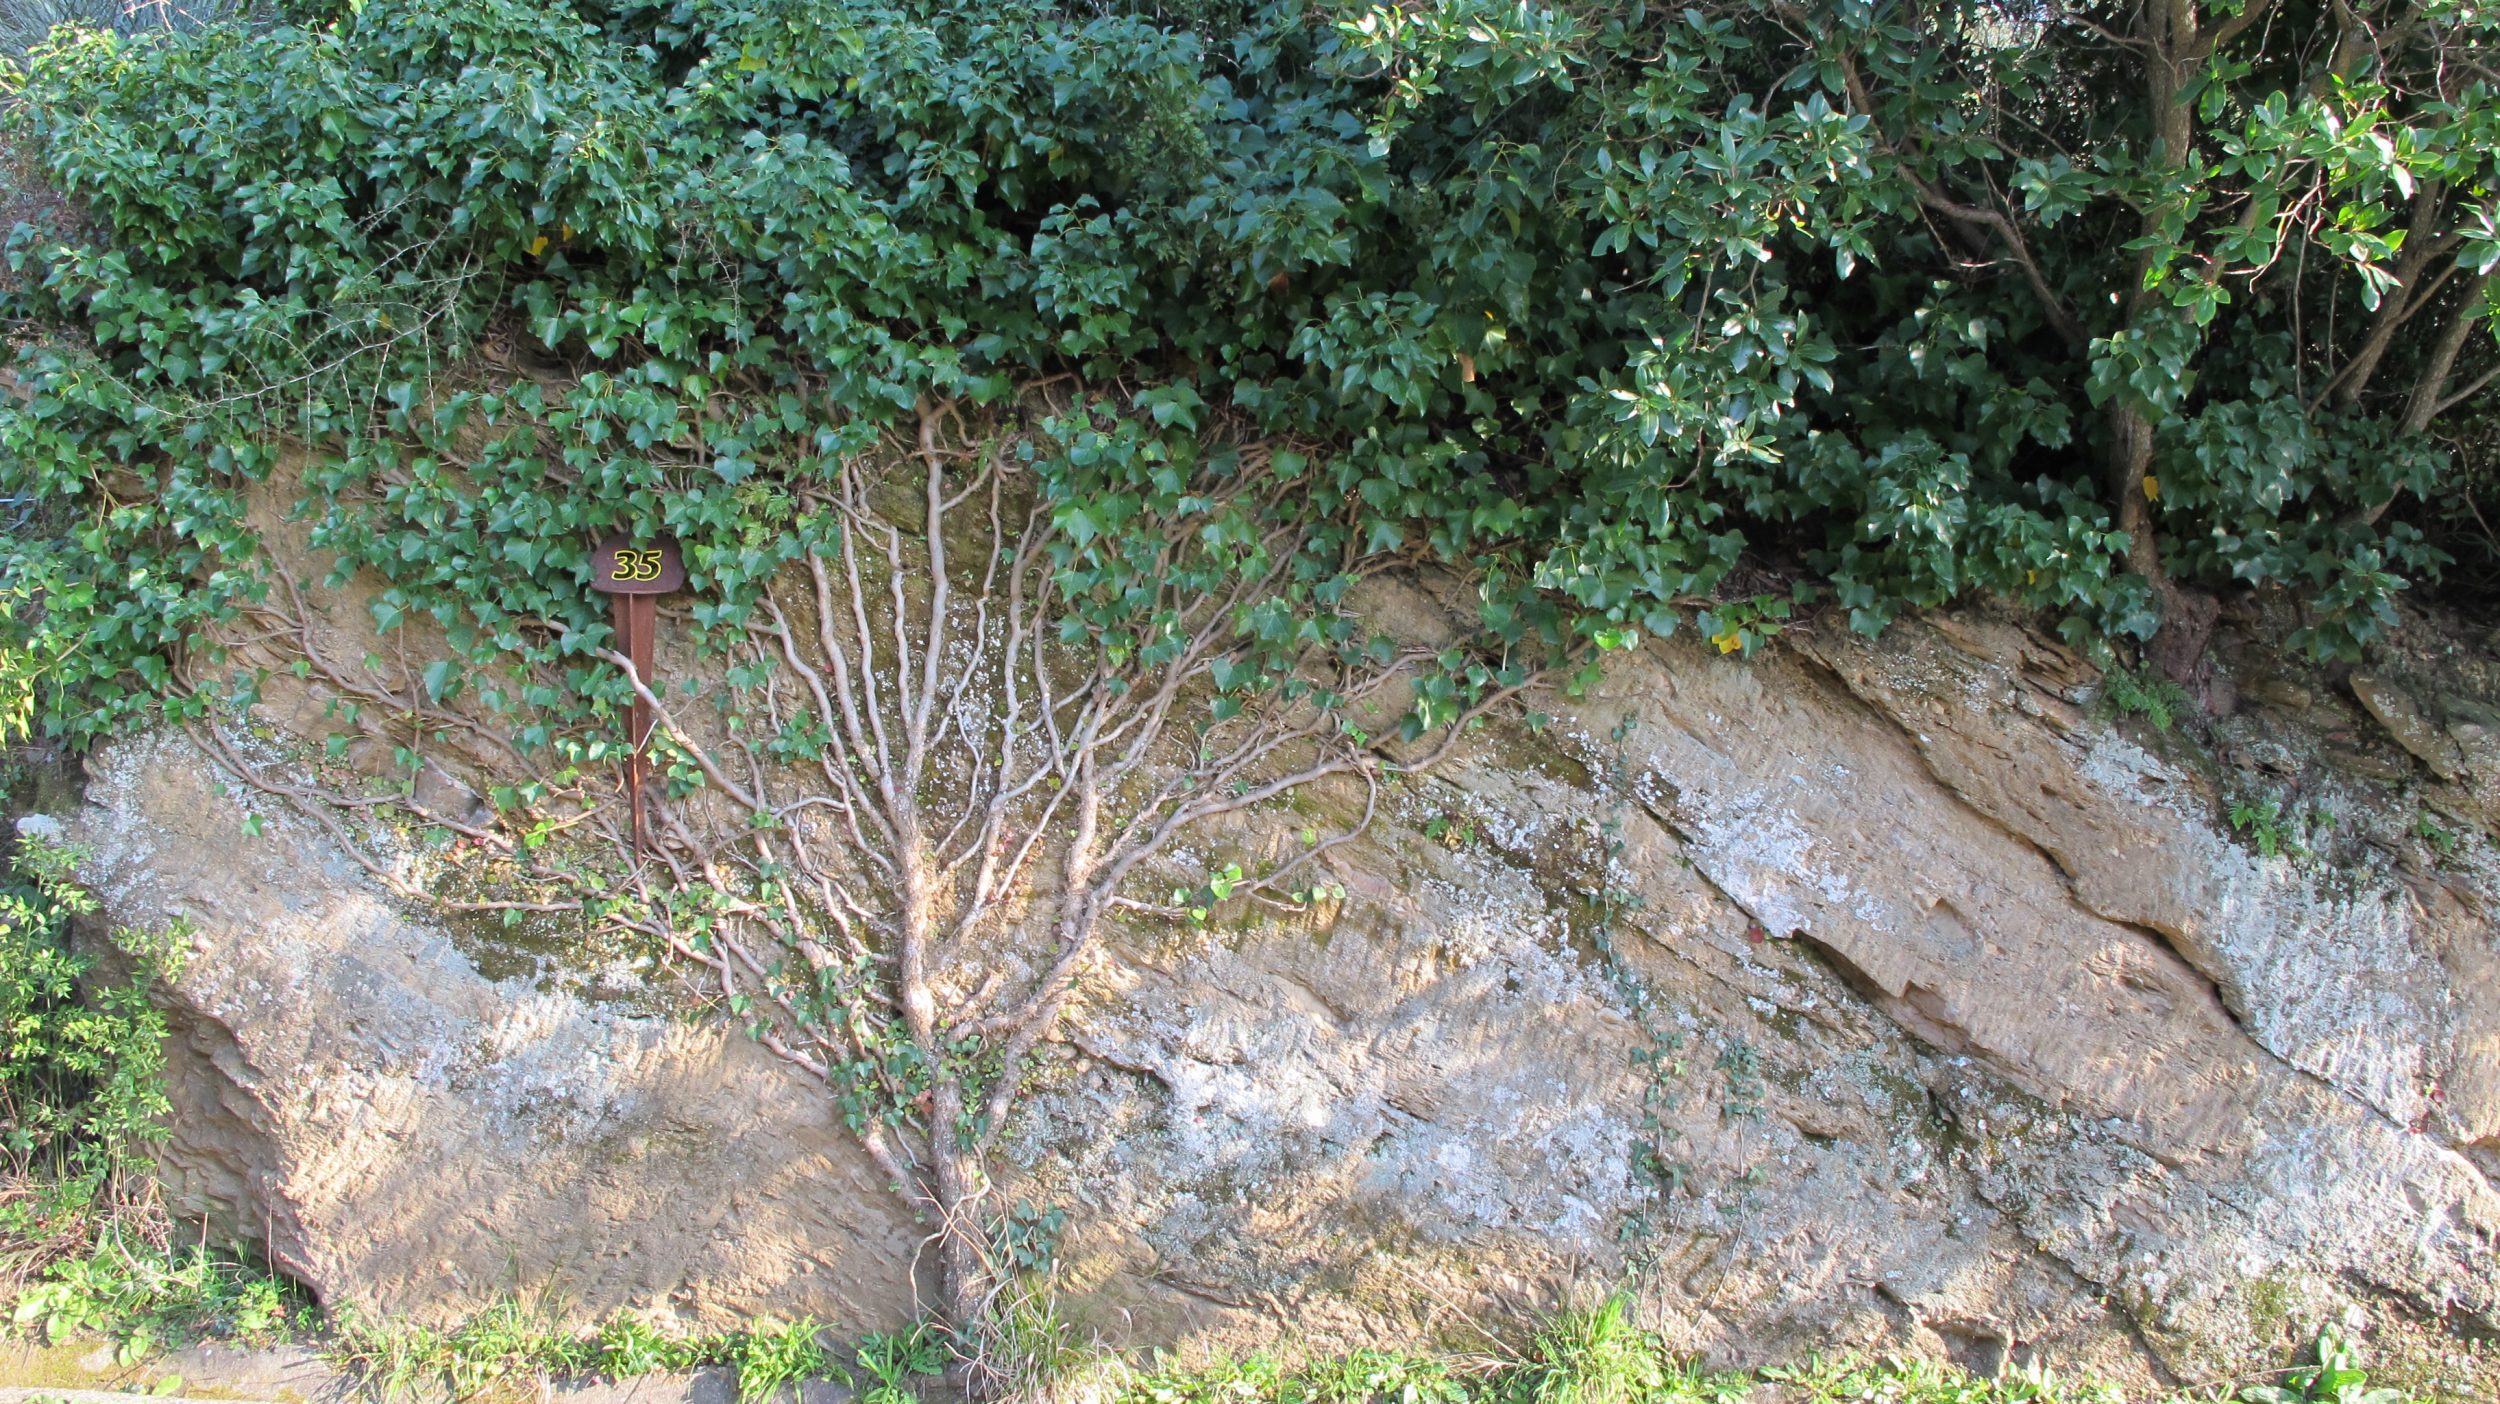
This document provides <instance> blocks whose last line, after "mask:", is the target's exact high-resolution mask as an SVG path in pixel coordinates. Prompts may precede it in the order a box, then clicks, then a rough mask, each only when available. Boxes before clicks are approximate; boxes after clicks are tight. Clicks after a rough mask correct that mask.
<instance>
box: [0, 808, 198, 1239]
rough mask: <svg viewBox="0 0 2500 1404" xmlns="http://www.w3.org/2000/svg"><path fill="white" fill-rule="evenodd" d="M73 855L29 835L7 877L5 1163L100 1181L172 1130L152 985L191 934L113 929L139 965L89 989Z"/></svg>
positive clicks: (174, 964)
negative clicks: (72, 938)
mask: <svg viewBox="0 0 2500 1404" xmlns="http://www.w3.org/2000/svg"><path fill="white" fill-rule="evenodd" d="M75 861H76V854H75V853H74V852H73V851H72V850H70V849H66V848H61V847H57V846H54V845H51V844H48V843H44V842H41V841H38V840H32V839H27V840H21V841H20V842H19V844H18V847H17V852H16V854H15V857H14V861H13V862H12V863H11V864H10V865H9V869H8V872H7V875H6V878H5V880H0V1157H5V1160H0V1165H5V1166H7V1167H8V1168H9V1169H10V1170H11V1171H13V1172H15V1173H17V1174H25V1173H29V1172H31V1171H33V1170H36V1169H43V1170H48V1171H50V1172H51V1173H52V1174H54V1175H55V1176H58V1177H61V1178H66V1179H69V1180H72V1181H78V1182H93V1181H95V1180H98V1179H100V1178H101V1177H103V1176H106V1175H108V1174H110V1173H111V1172H112V1171H113V1170H115V1169H116V1168H117V1167H118V1166H119V1165H120V1163H121V1160H122V1157H123V1156H124V1155H125V1153H127V1152H128V1151H129V1150H130V1149H131V1148H132V1147H133V1146H134V1145H136V1144H138V1143H141V1142H145V1141H148V1140H153V1139H156V1138H159V1137H161V1136H162V1135H163V1134H164V1133H163V1128H162V1126H161V1125H160V1124H159V1122H158V1117H159V1116H160V1115H162V1114H163V1112H164V1111H165V1109H166V1103H165V1092H164V1086H163V1083H162V1081H161V1079H160V1076H159V1074H160V1073H161V1071H162V1069H163V1067H164V1040H165V1019H164V1016H163V1015H162V1014H160V1013H158V1012H157V1010H156V1008H155V1007H154V1006H153V1005H151V1004H150V1003H149V1002H148V989H149V987H150V986H151V985H152V984H154V983H155V982H157V981H160V980H164V979H169V978H171V977H172V976H173V974H174V973H175V972H177V971H178V970H179V969H180V964H181V959H182V954H183V949H184V947H183V937H184V933H183V932H182V931H181V930H180V929H179V928H176V929H173V930H169V931H167V932H164V933H156V934H148V933H139V932H131V931H121V932H117V933H115V937H114V939H115V943H116V944H117V945H118V946H120V947H121V948H122V950H123V951H124V953H125V954H127V955H129V956H130V957H132V958H133V964H134V966H135V969H134V972H133V973H132V975H131V976H130V977H129V978H128V979H127V980H125V981H112V980H94V981H89V982H87V984H86V988H85V989H84V990H82V989H81V988H80V984H81V981H82V980H83V979H84V978H85V977H86V976H87V975H88V974H89V973H90V972H91V971H92V970H93V969H94V967H95V964H96V960H95V957H94V956H93V955H91V954H83V953H74V952H73V951H72V950H71V948H70V943H69V936H68V926H69V922H70V919H71V918H72V917H77V916H86V915H90V914H92V913H93V912H94V911H95V900H94V899H93V898H92V897H89V896H88V895H87V894H86V893H85V891H83V890H82V889H80V888H79V886H78V885H77V883H76V882H75V880H74V879H73V878H72V876H71V867H72V865H73V864H74V863H75ZM6 1227H7V1225H5V1224H0V1229H5V1228H6Z"/></svg>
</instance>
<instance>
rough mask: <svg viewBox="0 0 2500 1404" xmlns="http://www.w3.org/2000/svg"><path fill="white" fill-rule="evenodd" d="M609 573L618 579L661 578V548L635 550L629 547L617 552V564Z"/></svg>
mask: <svg viewBox="0 0 2500 1404" xmlns="http://www.w3.org/2000/svg"><path fill="white" fill-rule="evenodd" d="M609 574H610V575H612V576H614V577H615V578H616V579H618V580H657V579H659V578H660V549H659V548H658V547H656V546H652V547H646V548H644V549H642V550H634V549H632V548H631V547H628V548H626V549H624V550H620V551H618V552H616V564H615V565H614V566H613V567H612V568H611V569H610V570H609Z"/></svg>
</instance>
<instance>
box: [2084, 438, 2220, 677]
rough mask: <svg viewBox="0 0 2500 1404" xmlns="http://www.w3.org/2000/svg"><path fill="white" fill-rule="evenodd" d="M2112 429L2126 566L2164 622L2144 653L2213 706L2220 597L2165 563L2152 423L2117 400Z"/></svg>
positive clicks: (2112, 467) (2114, 488) (2115, 496)
mask: <svg viewBox="0 0 2500 1404" xmlns="http://www.w3.org/2000/svg"><path fill="white" fill-rule="evenodd" d="M2109 430H2110V434H2109V438H2110V443H2109V465H2108V469H2109V477H2108V490H2109V495H2110V501H2111V505H2112V506H2113V507H2114V508H2115V510H2116V512H2117V517H2118V529H2119V530H2121V531H2123V532H2125V533H2126V534H2127V569H2129V570H2131V571H2133V572H2134V573H2136V574H2137V575H2140V576H2143V577H2144V581H2145V583H2146V584H2148V585H2150V586H2151V587H2152V590H2153V600H2154V602H2155V603H2156V604H2157V605H2158V606H2159V607H2160V610H2161V625H2160V627H2159V628H2158V629H2156V630H2155V631H2154V634H2153V637H2152V639H2151V641H2150V642H2148V643H2147V644H2146V645H2145V657H2146V658H2147V659H2148V660H2150V661H2151V663H2152V665H2153V666H2154V667H2155V668H2157V669H2159V670H2160V671H2161V674H2162V676H2164V677H2166V678H2169V679H2170V680H2171V681H2172V682H2175V683H2177V684H2178V685H2179V686H2181V687H2183V688H2185V689H2187V691H2188V692H2189V693H2190V694H2191V695H2192V696H2194V697H2195V698H2196V701H2197V705H2199V706H2201V707H2205V708H2207V709H2208V710H2210V709H2211V708H2212V706H2213V704H2214V702H2215V695H2214V672H2213V660H2212V658H2211V657H2210V656H2209V649H2210V646H2211V645H2212V643H2213V636H2214V623H2215V620H2216V619H2217V618H2218V617H2219V616H2220V614H2221V612H2222V604H2221V601H2219V600H2217V599H2215V598H2214V597H2213V596H2211V595H2209V594H2206V593H2205V592H2204V591H2202V590H2189V589H2185V588H2182V587H2181V586H2180V585H2179V584H2178V583H2177V582H2176V581H2174V580H2172V579H2171V578H2170V572H2169V571H2168V570H2167V569H2165V568H2164V567H2163V565H2162V562H2161V548H2160V546H2159V545H2158V544H2157V543H2156V542H2155V541H2154V540H2153V500H2152V497H2151V496H2150V495H2149V494H2148V493H2146V492H2145V490H2144V489H2145V483H2146V478H2147V475H2148V474H2149V473H2150V471H2151V469H2152V466H2153V426H2152V422H2151V421H2149V420H2147V419H2146V418H2145V417H2144V416H2143V415H2142V414H2141V413H2139V412H2137V411H2136V410H2134V409H2132V408H2128V407H2126V406H2124V405H2121V404H2119V403H2117V402H2115V401H2113V402H2112V403H2111V406H2110V414H2109Z"/></svg>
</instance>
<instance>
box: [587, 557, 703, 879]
mask: <svg viewBox="0 0 2500 1404" xmlns="http://www.w3.org/2000/svg"><path fill="white" fill-rule="evenodd" d="M590 566H591V571H592V574H591V577H590V588H592V589H593V590H597V591H599V592H601V593H602V594H607V595H613V596H615V599H614V600H613V601H612V604H613V605H614V607H615V610H616V636H617V638H618V640H620V641H621V642H622V643H623V644H624V646H625V656H626V658H628V659H629V660H631V661H632V663H633V665H634V677H635V678H636V680H638V681H640V682H641V683H642V685H643V686H644V687H647V688H649V689H650V690H651V691H652V692H654V693H657V692H658V691H659V690H660V686H659V684H658V683H657V682H654V681H653V680H652V677H651V650H652V647H653V645H654V644H655V643H656V642H657V639H658V635H659V629H660V600H659V597H660V596H662V595H665V594H668V593H669V592H670V591H672V590H678V589H683V588H684V587H685V584H686V562H685V558H684V557H683V556H681V555H679V554H678V551H677V541H676V538H674V537H669V536H662V535H659V534H658V533H656V532H653V533H642V532H626V531H620V532H618V533H616V534H615V535H613V536H610V537H608V538H607V539H606V540H604V541H602V542H600V543H599V545H598V546H597V548H595V549H594V550H593V551H592V552H591V556H590ZM654 720H655V719H654V718H653V717H652V715H651V707H650V704H648V703H646V702H644V701H643V700H642V695H641V694H640V693H636V694H635V695H634V709H633V711H632V713H631V714H630V719H629V720H628V722H627V723H626V727H627V730H626V735H627V736H628V738H629V739H631V741H632V742H633V752H632V754H630V755H628V756H626V757H625V803H626V804H627V806H628V807H630V808H631V809H632V811H633V818H634V856H635V857H637V858H639V857H641V856H642V852H643V825H642V748H643V743H644V742H646V741H648V740H650V738H651V724H652V722H653V721H654Z"/></svg>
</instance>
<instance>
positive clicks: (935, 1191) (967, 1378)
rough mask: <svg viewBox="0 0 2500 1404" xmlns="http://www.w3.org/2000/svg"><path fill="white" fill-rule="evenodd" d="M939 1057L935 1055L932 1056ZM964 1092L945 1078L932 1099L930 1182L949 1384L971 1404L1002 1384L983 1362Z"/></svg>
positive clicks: (983, 1265) (986, 1291) (982, 1270)
mask: <svg viewBox="0 0 2500 1404" xmlns="http://www.w3.org/2000/svg"><path fill="white" fill-rule="evenodd" d="M931 1051H932V1052H934V1050H931ZM963 1113H964V1098H963V1088H962V1087H961V1086H960V1085H958V1084H957V1083H955V1082H954V1081H953V1080H952V1079H949V1078H946V1077H944V1076H942V1075H941V1076H940V1077H939V1078H938V1080H937V1081H936V1083H935V1085H934V1086H932V1088H931V1089H930V1097H929V1171H930V1174H929V1179H930V1190H931V1197H932V1198H934V1199H935V1200H936V1201H937V1212H938V1298H939V1305H938V1310H939V1313H940V1315H941V1316H942V1317H943V1318H944V1320H945V1325H946V1330H947V1333H948V1334H949V1335H951V1336H952V1337H953V1338H954V1346H955V1359H954V1363H953V1364H951V1365H949V1366H948V1367H947V1371H946V1374H947V1379H948V1381H949V1382H950V1383H951V1384H953V1385H954V1386H955V1388H956V1389H957V1390H959V1391H961V1392H962V1394H963V1397H964V1398H966V1399H969V1400H980V1399H986V1398H988V1397H989V1396H990V1395H991V1394H992V1393H994V1392H995V1385H996V1383H997V1382H996V1381H995V1380H994V1379H993V1378H992V1377H991V1372H990V1371H989V1370H988V1369H987V1368H986V1367H985V1366H984V1364H983V1362H982V1350H981V1337H982V1333H983V1330H984V1328H985V1327H986V1326H987V1325H988V1323H987V1322H986V1321H985V1320H984V1319H983V1318H984V1317H985V1316H986V1315H987V1313H988V1309H989V1302H990V1288H991V1286H992V1284H991V1282H990V1274H989V1264H988V1262H987V1260H986V1258H985V1256H984V1255H983V1253H982V1252H981V1241H980V1235H981V1234H982V1233H983V1231H984V1228H983V1225H982V1223H981V1220H980V1200H981V1191H982V1184H981V1172H980V1168H979V1165H978V1164H977V1163H976V1157H975V1156H974V1154H973V1153H972V1152H971V1151H970V1150H969V1149H968V1148H967V1147H965V1146H964V1145H963V1143H962V1142H961V1141H960V1140H959V1139H958V1134H959V1133H958V1127H959V1126H960V1125H961V1123H962V1120H963Z"/></svg>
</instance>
